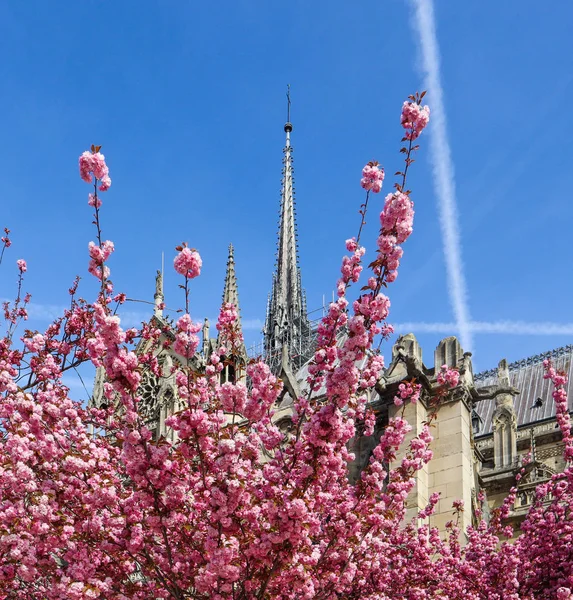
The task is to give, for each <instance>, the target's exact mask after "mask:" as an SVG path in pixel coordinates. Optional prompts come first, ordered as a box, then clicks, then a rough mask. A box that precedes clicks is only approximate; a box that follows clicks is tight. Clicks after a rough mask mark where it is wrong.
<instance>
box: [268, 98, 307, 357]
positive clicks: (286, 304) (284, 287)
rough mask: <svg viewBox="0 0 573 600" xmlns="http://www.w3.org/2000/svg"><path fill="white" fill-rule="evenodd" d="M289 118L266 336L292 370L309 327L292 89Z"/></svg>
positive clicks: (302, 353)
mask: <svg viewBox="0 0 573 600" xmlns="http://www.w3.org/2000/svg"><path fill="white" fill-rule="evenodd" d="M287 118H288V119H289V120H288V121H287V122H286V123H285V126H284V131H285V134H286V143H285V147H284V149H283V154H284V158H283V178H282V190H281V207H280V222H279V237H278V252H277V262H276V269H275V273H274V275H273V285H272V291H271V297H270V302H269V305H268V309H267V317H266V322H265V329H264V337H265V351H266V354H267V357H268V359H269V361H270V363H271V366H272V365H273V364H274V363H275V360H274V358H275V356H276V357H277V361H278V363H279V364H280V360H281V355H282V354H283V352H282V348H283V346H286V347H287V349H288V355H289V357H290V358H291V359H292V360H293V365H292V366H293V367H294V368H298V367H299V366H300V364H302V361H303V359H304V358H305V354H306V347H307V345H308V337H309V332H310V326H309V322H308V318H307V315H306V301H305V297H304V292H303V290H302V285H301V276H300V268H299V263H298V250H297V233H296V219H295V215H296V213H295V201H294V178H293V159H292V152H293V148H292V146H291V140H290V134H291V132H292V130H293V127H292V123H291V122H290V86H289V88H288V91H287Z"/></svg>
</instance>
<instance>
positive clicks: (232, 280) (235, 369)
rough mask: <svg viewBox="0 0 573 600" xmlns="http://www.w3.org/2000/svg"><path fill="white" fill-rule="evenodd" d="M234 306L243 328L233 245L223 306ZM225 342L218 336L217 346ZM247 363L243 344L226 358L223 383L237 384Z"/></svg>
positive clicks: (226, 275) (229, 258)
mask: <svg viewBox="0 0 573 600" xmlns="http://www.w3.org/2000/svg"><path fill="white" fill-rule="evenodd" d="M225 304H232V305H233V306H234V307H235V308H236V310H237V325H238V327H239V330H240V331H241V332H242V328H241V311H240V307H239V289H238V287H237V274H236V273H235V253H234V249H233V244H229V257H228V258H227V272H226V273H225V287H224V288H223V305H225ZM221 343H223V341H222V340H221V338H220V335H219V336H217V345H218V346H219V345H220V344H221ZM246 362H247V350H246V348H245V344H244V343H243V344H241V348H240V350H239V354H238V355H235V354H233V355H230V356H227V357H225V367H224V369H223V371H222V372H221V383H224V382H226V381H232V382H235V381H237V379H242V378H243V377H244V365H245V364H246Z"/></svg>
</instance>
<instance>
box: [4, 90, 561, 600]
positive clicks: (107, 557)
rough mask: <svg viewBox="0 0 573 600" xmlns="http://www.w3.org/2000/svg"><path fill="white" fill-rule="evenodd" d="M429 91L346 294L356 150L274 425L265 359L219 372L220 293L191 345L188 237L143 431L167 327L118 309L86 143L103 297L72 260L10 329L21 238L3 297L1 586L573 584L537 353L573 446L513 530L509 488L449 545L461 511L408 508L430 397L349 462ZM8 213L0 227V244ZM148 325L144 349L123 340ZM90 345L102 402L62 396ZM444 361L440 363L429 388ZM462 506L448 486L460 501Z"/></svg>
mask: <svg viewBox="0 0 573 600" xmlns="http://www.w3.org/2000/svg"><path fill="white" fill-rule="evenodd" d="M423 96H424V94H416V95H415V96H412V97H410V98H409V100H408V101H406V102H405V103H404V105H403V107H402V113H401V124H402V126H403V128H404V132H405V133H404V137H403V139H402V142H403V143H404V146H403V148H402V149H401V151H402V153H403V155H404V167H403V169H402V170H401V171H399V172H398V173H397V175H398V182H397V183H396V184H395V185H394V190H393V191H392V192H390V193H389V194H388V195H387V196H386V198H385V201H384V206H383V209H382V211H381V213H380V231H379V235H378V238H377V240H376V251H375V255H374V257H373V260H372V261H371V262H370V264H369V265H368V266H367V269H368V271H369V273H368V277H367V281H366V284H365V286H364V287H363V288H362V289H360V291H359V292H358V293H357V294H356V297H355V298H354V300H350V299H349V296H350V294H351V292H352V288H353V287H354V288H355V287H356V284H358V282H359V279H360V277H361V275H362V271H363V270H364V267H365V265H364V257H365V248H364V247H363V246H362V232H363V225H364V223H365V217H366V214H367V211H368V209H369V203H370V201H371V198H372V195H373V194H376V193H379V192H380V191H381V188H382V185H383V181H384V175H385V173H384V170H383V168H382V167H381V166H380V165H379V164H378V163H376V162H370V163H368V164H367V165H366V166H365V167H364V169H363V172H362V179H361V186H362V188H363V189H364V190H365V194H366V196H365V200H364V203H363V204H362V206H361V209H360V222H359V227H358V233H357V235H356V237H354V238H351V239H349V240H347V241H346V254H345V255H344V257H343V259H342V266H341V276H340V279H339V280H338V284H337V295H338V297H337V299H336V300H335V301H334V302H332V304H331V305H330V307H329V310H328V313H327V314H326V316H325V317H324V318H323V320H322V322H321V324H320V326H319V328H318V332H317V350H316V352H315V355H314V358H313V360H312V361H311V364H310V366H309V369H308V372H309V378H308V381H307V384H308V386H307V388H308V392H307V393H304V394H303V395H301V396H300V397H298V398H295V399H294V404H293V413H292V419H291V423H290V426H289V427H288V428H286V430H285V429H284V428H283V429H281V428H280V427H279V426H278V425H277V423H276V421H275V420H274V418H273V415H274V411H275V407H276V403H277V399H278V398H279V395H280V393H281V390H282V387H283V384H282V382H281V381H280V380H279V379H277V377H276V376H275V375H274V374H273V373H272V372H271V370H270V368H269V367H268V365H266V364H265V363H264V362H263V361H262V360H253V361H251V362H250V363H248V364H247V365H246V366H245V367H244V368H243V367H241V366H240V365H239V366H238V367H237V368H238V371H239V372H238V376H237V377H236V380H235V381H227V382H224V383H221V377H220V374H221V372H222V371H223V369H224V367H225V365H226V363H227V362H228V361H229V360H231V359H232V357H233V356H234V355H238V354H240V350H241V345H242V343H243V340H242V336H241V332H240V328H239V326H238V316H237V311H236V308H235V307H234V306H233V305H230V304H227V305H224V306H223V308H222V310H221V313H220V315H219V320H218V323H217V328H218V330H219V334H220V337H219V339H220V341H221V347H220V348H218V349H217V350H216V351H215V352H214V353H213V354H212V355H211V356H210V357H208V360H207V361H206V364H202V365H198V362H197V360H195V357H196V353H197V348H198V345H199V338H198V336H197V334H198V332H199V331H200V327H199V325H198V324H196V323H194V322H193V320H192V319H191V316H190V300H189V298H190V295H189V292H190V289H191V286H192V280H193V279H194V278H195V277H197V276H199V275H200V273H201V267H202V262H201V257H200V255H199V252H198V251H197V250H195V249H192V248H190V247H188V246H187V245H186V244H183V245H181V246H179V247H178V248H177V255H176V257H175V260H174V268H175V270H176V272H177V273H179V274H180V276H181V277H182V284H181V285H182V288H183V290H184V313H183V315H182V316H181V317H180V318H179V319H178V321H177V322H176V323H175V324H174V325H173V327H172V330H171V334H172V336H171V338H170V341H169V342H168V343H170V344H172V349H173V351H174V352H176V353H177V354H178V355H179V356H180V357H181V358H182V361H181V364H180V365H179V364H178V365H176V366H174V367H173V373H172V374H173V375H175V380H176V385H177V401H178V404H179V406H178V410H177V411H176V412H174V414H172V415H171V416H170V417H169V418H168V419H167V423H166V424H167V425H168V427H169V428H170V429H171V430H172V431H173V432H174V433H175V435H174V436H173V438H174V440H175V441H171V440H168V439H165V438H160V439H154V437H153V435H152V432H151V430H150V429H149V427H148V426H147V425H146V417H145V415H144V414H142V412H143V411H142V409H141V406H142V400H141V397H140V384H141V381H142V376H143V375H144V374H146V373H153V374H155V375H156V376H160V375H161V372H160V365H159V362H158V359H157V351H159V350H160V349H161V345H162V344H165V343H166V342H165V341H164V340H165V337H163V336H162V334H163V333H164V332H162V331H161V329H160V328H158V327H157V326H156V324H155V323H154V322H153V321H152V322H150V323H148V324H144V325H143V326H142V328H141V329H139V330H138V329H127V330H124V329H123V328H122V327H121V323H120V319H119V317H117V316H115V314H114V310H113V307H114V306H115V305H116V304H117V303H119V304H121V303H123V302H124V301H125V295H123V294H118V293H116V292H115V291H114V288H113V284H112V281H111V279H110V275H111V273H110V269H109V265H108V263H109V260H110V257H111V255H112V254H113V252H114V244H113V242H111V241H109V240H104V239H103V238H102V233H101V226H100V223H101V217H102V214H101V211H102V194H103V193H104V192H105V191H106V190H108V189H109V187H110V185H111V179H110V176H109V169H108V167H107V164H106V160H105V158H104V156H103V154H101V151H100V150H101V148H100V147H95V146H92V148H91V150H90V151H87V152H84V153H83V154H82V155H81V157H80V159H79V167H80V175H81V178H82V179H83V180H84V181H86V182H87V183H89V184H90V185H92V186H93V191H92V192H91V193H90V194H89V197H88V204H89V206H90V207H91V208H92V209H93V211H94V224H95V229H96V241H95V242H90V243H89V246H88V252H89V264H88V271H89V272H90V273H91V274H92V275H93V276H94V277H96V278H97V279H98V280H99V282H100V284H101V285H100V290H99V294H98V297H97V298H96V299H95V301H94V302H92V303H88V302H86V301H84V300H82V299H80V298H78V297H77V287H78V286H77V281H76V282H75V283H74V285H73V286H72V287H71V288H70V290H69V293H70V307H69V309H68V310H66V311H65V312H64V314H63V316H62V317H61V318H59V319H57V320H56V321H54V322H53V323H52V324H51V325H50V326H49V327H48V328H47V329H46V331H44V332H37V331H29V330H24V331H23V332H22V333H20V334H19V338H17V337H16V332H17V331H18V330H19V329H18V328H21V327H22V321H25V320H26V317H27V305H28V303H29V301H30V297H29V296H28V295H22V288H23V281H24V276H25V273H26V270H27V266H26V263H25V261H24V260H22V259H20V260H18V261H17V269H18V277H19V278H18V288H17V294H16V299H15V301H14V302H12V303H6V304H5V305H4V317H5V330H4V333H3V337H2V339H0V394H1V402H0V422H1V425H0V598H5V599H8V598H30V599H37V600H40V599H47V600H55V599H65V598H70V599H79V598H102V599H135V600H144V599H145V600H151V599H155V598H171V599H177V600H183V599H191V598H193V599H206V598H213V599H214V600H223V599H233V600H243V599H244V600H247V599H249V600H250V599H253V600H254V599H259V600H262V599H271V598H276V599H281V600H282V599H284V600H287V599H288V600H294V599H297V600H299V599H316V600H333V599H337V598H339V599H342V598H344V599H354V598H356V599H358V598H361V599H362V598H364V599H376V600H384V599H391V598H392V599H393V598H404V599H406V598H407V599H411V600H415V599H424V598H442V599H446V598H448V599H462V598H464V599H465V598H468V599H470V600H471V599H476V600H477V599H486V598H487V599H494V600H495V599H504V600H505V599H518V598H559V599H560V600H563V599H565V598H570V597H571V592H570V589H571V588H572V587H573V513H572V510H571V508H572V506H573V471H572V470H571V460H572V459H573V438H572V437H571V432H570V430H571V424H570V420H569V414H568V410H567V399H566V396H565V382H566V381H565V376H564V375H563V374H561V373H557V372H556V371H555V369H554V368H553V367H552V365H551V364H549V363H548V364H547V365H546V373H547V377H548V378H550V379H551V380H552V382H553V384H554V389H555V392H554V398H555V402H556V409H557V418H558V422H559V426H560V428H561V432H562V435H563V440H564V444H565V446H564V447H565V450H564V452H565V458H566V459H567V461H568V466H567V469H566V470H565V472H564V473H562V474H558V475H555V476H554V477H553V478H552V480H551V481H550V482H548V483H546V484H544V485H542V486H540V487H539V488H538V490H537V496H536V499H535V502H534V503H533V506H532V508H531V510H530V512H529V514H528V515H527V517H526V519H525V521H524V523H523V525H522V533H521V535H520V536H519V537H518V538H517V540H516V541H514V542H510V540H509V538H510V537H511V536H512V535H513V531H512V530H509V529H508V527H507V526H506V524H505V523H506V521H505V519H506V517H507V516H508V514H509V512H510V511H511V509H512V506H513V501H514V500H515V493H516V490H515V489H514V490H512V492H511V493H510V495H509V496H508V498H507V499H506V501H505V502H504V504H503V506H502V507H501V508H500V509H499V510H497V511H494V514H493V515H492V518H491V519H490V520H489V522H486V521H485V520H484V519H483V518H482V515H481V514H480V513H479V512H478V513H477V514H476V515H475V523H476V525H475V526H474V527H470V528H469V530H468V531H467V536H468V541H467V543H466V544H465V545H463V546H462V544H461V543H460V531H459V526H458V524H457V520H456V518H455V517H454V519H453V520H452V523H451V524H450V525H449V527H448V531H447V532H446V534H445V535H441V534H440V532H439V531H438V530H436V529H435V528H431V527H429V525H428V517H429V516H430V515H431V514H432V512H433V511H434V509H435V506H436V504H437V502H438V500H439V495H438V494H433V495H432V496H431V498H430V500H429V504H428V506H427V507H426V508H425V509H423V510H422V511H421V512H420V513H419V514H418V515H417V516H416V518H415V519H413V520H408V519H407V518H406V499H407V497H408V494H409V493H410V492H411V491H412V489H413V487H414V485H415V478H414V475H415V474H416V472H417V471H418V470H420V469H422V468H423V467H424V465H426V464H427V463H428V461H430V460H431V458H432V451H431V441H432V436H431V425H432V421H433V420H434V419H435V418H436V415H437V410H434V411H433V412H432V413H431V414H430V417H429V418H428V422H427V423H426V424H425V425H424V427H423V428H422V430H421V433H420V434H419V435H418V436H416V437H414V438H413V439H412V440H411V441H410V442H409V443H408V444H407V448H406V451H405V452H400V450H401V449H402V447H403V446H404V444H405V439H406V435H407V433H408V431H409V430H410V426H409V425H408V423H407V422H406V420H405V419H404V418H403V416H397V417H395V418H393V419H391V420H390V422H389V423H388V425H387V427H386V428H385V430H384V433H383V434H382V436H381V437H380V439H377V440H376V445H375V448H374V451H373V454H372V457H371V458H370V461H369V464H368V465H367V467H366V468H365V469H364V470H363V472H362V474H361V476H360V478H359V479H358V481H356V482H351V481H350V480H349V478H348V475H347V469H348V464H349V462H350V461H351V460H352V458H353V456H352V454H351V453H350V452H349V450H348V445H349V442H350V440H351V439H352V438H353V437H354V435H355V432H356V429H357V427H358V426H360V427H361V428H362V429H363V430H364V435H367V436H372V435H373V432H374V424H375V416H374V413H373V411H372V410H371V408H370V407H369V402H368V400H369V398H370V394H371V392H372V391H373V389H374V386H375V385H376V382H377V381H378V380H379V377H380V375H381V373H382V370H383V368H384V360H383V357H382V355H381V354H380V353H379V352H378V351H377V350H376V348H377V346H378V344H379V341H380V340H381V339H384V338H386V337H387V336H388V335H390V333H391V332H392V329H391V326H390V325H389V324H388V323H387V322H386V319H387V317H388V314H389V309H390V301H389V299H388V297H387V296H386V295H385V294H384V293H383V289H384V291H385V288H387V287H388V286H389V285H390V284H391V283H392V282H393V281H395V279H396V277H397V274H398V268H399V265H400V260H401V258H402V255H403V249H402V245H403V244H404V242H406V240H407V239H408V237H409V236H410V235H411V233H412V228H413V219H414V208H413V207H414V203H413V201H412V198H411V196H412V194H411V192H410V190H408V188H407V177H408V172H409V169H410V167H411V166H412V163H413V162H414V158H413V157H414V155H415V152H416V151H417V150H418V145H417V144H416V140H417V139H418V137H419V136H420V134H421V133H422V131H423V129H424V128H425V127H426V125H427V124H428V121H429V117H430V111H429V109H428V107H427V106H424V105H423V104H422V100H423ZM9 234H10V232H9V230H5V236H4V237H2V243H3V247H2V251H1V254H0V262H2V260H3V259H5V250H7V249H8V248H9V247H10V245H11V241H10V238H9ZM6 256H7V255H6ZM141 340H144V341H145V342H146V348H151V350H146V351H145V352H135V344H136V343H138V342H140V341H141ZM85 361H91V362H92V363H93V365H95V366H96V367H98V368H99V369H102V370H103V372H104V373H105V383H104V384H103V394H104V397H105V399H106V403H102V404H100V405H99V407H90V408H87V407H85V406H82V405H81V404H80V403H79V402H76V401H74V400H72V399H71V398H70V397H69V389H68V388H67V387H66V386H65V385H64V383H63V381H62V376H63V374H64V373H65V372H66V371H68V370H70V369H74V368H76V367H77V366H78V365H80V364H81V363H83V362H85ZM458 377H459V374H458V373H457V372H456V371H455V370H451V369H448V368H443V369H442V372H441V373H440V374H439V378H438V379H439V384H440V385H441V389H442V395H441V396H440V395H438V402H439V399H440V397H443V395H445V394H447V393H448V390H449V389H450V388H452V387H455V386H456V385H457V384H458ZM320 390H325V392H320ZM419 395H420V387H419V385H417V384H415V383H414V382H410V383H405V384H403V385H402V386H401V387H400V389H399V393H398V396H397V397H396V399H395V402H396V404H397V405H398V406H401V405H404V404H405V403H408V402H416V401H417V400H418V398H419ZM436 409H437V406H436ZM94 432H95V433H94ZM399 455H400V456H403V458H401V459H400V460H398V458H397V457H398V456H399ZM389 464H391V465H393V468H391V469H388V467H387V465H389ZM462 510H464V507H463V506H462V504H461V502H457V503H455V505H454V507H453V511H454V513H457V515H458V517H459V514H460V512H461V511H462Z"/></svg>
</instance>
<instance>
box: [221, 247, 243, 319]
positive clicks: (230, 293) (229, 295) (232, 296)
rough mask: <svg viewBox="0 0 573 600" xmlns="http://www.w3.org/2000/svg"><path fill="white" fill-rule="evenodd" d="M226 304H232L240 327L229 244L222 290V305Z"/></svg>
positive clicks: (236, 288)
mask: <svg viewBox="0 0 573 600" xmlns="http://www.w3.org/2000/svg"><path fill="white" fill-rule="evenodd" d="M226 303H230V304H233V305H234V306H235V308H236V309H237V314H238V318H237V321H238V323H239V327H240V326H241V315H240V311H239V289H238V287H237V275H236V273H235V251H234V249H233V244H229V258H228V259H227V273H226V274H225V287H224V289H223V304H226Z"/></svg>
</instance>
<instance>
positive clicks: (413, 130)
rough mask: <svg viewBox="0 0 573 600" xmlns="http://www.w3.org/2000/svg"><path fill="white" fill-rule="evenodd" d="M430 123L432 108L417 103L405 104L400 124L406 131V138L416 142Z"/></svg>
mask: <svg viewBox="0 0 573 600" xmlns="http://www.w3.org/2000/svg"><path fill="white" fill-rule="evenodd" d="M429 121H430V107H429V106H421V105H420V104H418V103H417V102H408V101H406V102H404V104H403V106H402V115H401V118H400V122H401V123H402V127H403V128H404V129H405V130H406V134H405V137H406V139H408V140H415V139H417V138H418V137H419V135H420V133H422V131H423V130H424V128H425V127H426V126H427V125H428V122H429Z"/></svg>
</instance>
